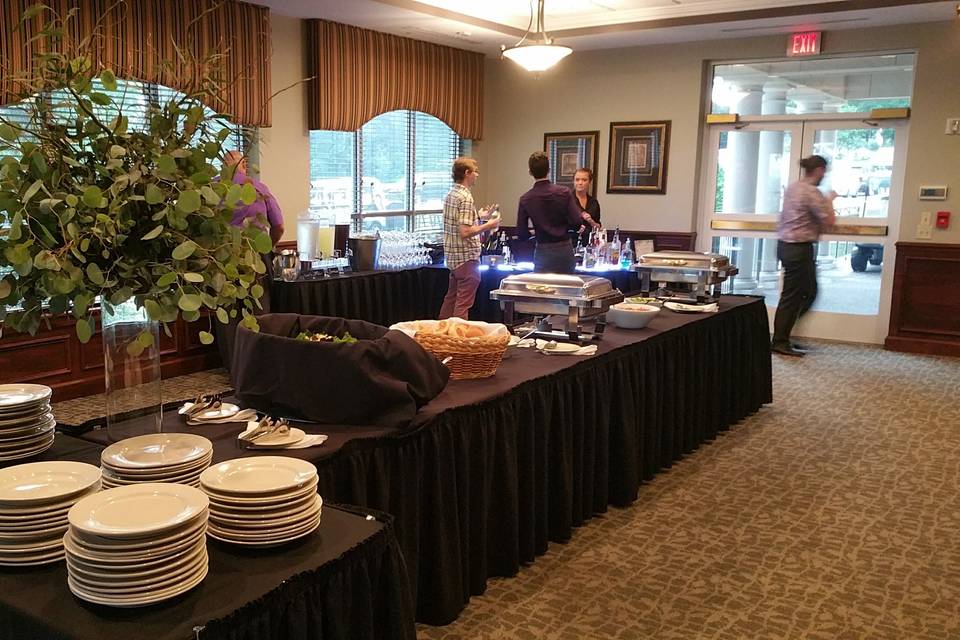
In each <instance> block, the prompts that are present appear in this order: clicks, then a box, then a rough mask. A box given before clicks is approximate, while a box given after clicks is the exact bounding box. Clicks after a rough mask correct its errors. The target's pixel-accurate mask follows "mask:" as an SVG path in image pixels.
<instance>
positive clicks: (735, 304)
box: [85, 296, 772, 624]
mask: <svg viewBox="0 0 960 640" xmlns="http://www.w3.org/2000/svg"><path fill="white" fill-rule="evenodd" d="M720 307H721V311H720V312H719V313H716V314H708V315H707V314H677V313H673V312H671V311H667V310H664V311H663V312H661V313H660V314H659V315H658V316H657V317H656V318H654V319H653V321H652V322H651V323H650V325H649V326H648V327H647V328H645V329H640V330H636V331H628V330H622V329H618V328H616V327H609V328H608V329H607V331H606V333H605V334H604V338H603V340H602V341H601V342H600V344H599V349H598V353H597V355H595V356H592V357H588V358H583V357H576V356H548V355H542V354H539V353H536V352H533V351H532V350H529V349H516V348H511V349H509V350H508V351H507V356H506V357H505V359H504V361H503V363H502V365H501V367H500V369H499V371H498V372H497V374H496V375H495V376H494V377H492V378H488V379H485V380H454V381H451V382H450V383H449V384H448V385H447V387H446V389H445V390H444V391H443V392H442V393H441V394H440V395H439V396H437V397H436V398H435V399H434V400H433V401H432V402H430V403H429V404H427V405H426V406H425V407H424V408H423V409H421V411H420V412H419V413H418V414H417V416H416V418H415V419H414V421H413V423H412V424H411V425H410V426H409V427H407V428H406V429H384V428H379V429H378V428H373V427H358V426H344V425H322V426H320V425H304V424H298V426H300V427H302V428H304V429H305V430H306V431H308V432H315V433H326V434H328V435H329V436H330V439H329V440H328V441H327V443H326V444H325V445H324V446H322V447H319V448H312V449H300V450H288V451H285V452H284V454H285V455H292V456H295V457H299V458H303V459H307V460H311V461H312V462H314V463H315V464H317V466H318V468H319V471H320V485H319V491H320V494H321V495H322V496H323V497H324V499H329V500H334V501H337V502H344V503H349V504H359V505H365V506H368V507H371V508H375V509H380V510H382V511H386V512H388V513H390V514H392V515H394V516H395V517H396V524H397V537H398V539H399V541H400V546H401V548H402V549H403V554H404V559H405V561H406V564H407V567H408V570H409V572H410V577H411V586H412V587H413V589H414V595H415V602H416V608H417V619H418V620H419V621H421V622H426V623H430V624H445V623H448V622H450V621H452V620H454V619H455V618H456V617H457V615H458V614H459V612H460V611H461V609H462V608H463V607H464V605H465V604H466V602H467V601H468V600H469V597H470V596H471V595H475V594H479V593H482V592H483V591H484V589H485V587H486V581H487V579H488V578H489V577H491V576H509V575H513V574H515V573H516V572H517V570H518V569H519V567H520V566H521V564H523V563H525V562H530V561H533V560H534V559H535V558H536V556H537V555H539V554H542V553H543V552H544V551H545V550H546V548H547V544H548V543H549V541H551V540H552V541H565V540H567V539H569V537H570V535H571V532H572V529H573V527H575V526H577V525H579V524H581V523H582V522H583V521H584V520H586V519H588V518H590V517H591V516H593V515H594V514H596V513H602V512H603V511H605V510H606V508H607V505H609V504H613V505H627V504H629V503H630V502H632V501H633V500H634V499H635V498H636V496H637V491H638V489H639V485H640V483H641V482H643V481H644V480H647V479H649V478H651V477H652V476H653V475H654V474H655V473H657V472H658V471H659V470H661V469H663V468H665V467H668V466H670V465H671V464H672V463H673V462H674V461H675V460H678V459H679V458H681V457H682V456H683V455H684V454H686V453H688V452H690V451H692V450H694V449H695V448H696V447H697V446H699V445H700V444H701V443H703V442H705V441H708V440H710V439H712V438H713V437H714V436H716V434H717V433H718V432H720V431H723V430H725V429H727V428H729V426H730V425H732V424H734V423H736V422H737V421H738V420H740V419H742V418H744V417H745V416H747V415H749V414H750V413H752V412H753V411H756V410H757V409H759V408H760V406H761V405H763V404H764V403H767V402H770V401H771V398H772V385H771V365H770V350H769V332H768V328H767V315H766V307H765V306H764V304H763V300H762V299H759V298H752V297H745V296H743V297H742V296H727V297H724V298H723V299H722V300H721V305H720ZM164 428H165V429H170V430H183V431H192V432H195V433H202V434H203V435H205V436H207V437H208V438H211V439H212V440H213V441H214V460H215V461H217V460H222V459H225V458H230V457H236V456H238V455H256V452H251V451H247V450H239V449H237V447H236V444H235V438H236V434H237V433H238V428H237V425H212V426H205V427H186V426H185V425H183V423H182V422H181V421H180V420H179V419H178V417H177V416H176V415H168V416H166V417H165V419H164ZM85 437H87V438H89V439H100V440H101V441H105V434H104V433H103V432H102V431H97V432H91V433H89V434H87V435H86V436H85Z"/></svg>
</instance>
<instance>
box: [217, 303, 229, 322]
mask: <svg viewBox="0 0 960 640" xmlns="http://www.w3.org/2000/svg"><path fill="white" fill-rule="evenodd" d="M217 320H219V321H220V322H221V324H229V323H230V317H229V315H228V314H227V310H226V309H224V308H223V307H217Z"/></svg>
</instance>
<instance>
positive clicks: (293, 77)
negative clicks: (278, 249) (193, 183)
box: [259, 13, 310, 240]
mask: <svg viewBox="0 0 960 640" xmlns="http://www.w3.org/2000/svg"><path fill="white" fill-rule="evenodd" d="M270 22H271V25H272V29H273V58H272V59H271V60H270V73H271V82H272V84H273V91H274V92H277V91H279V90H281V89H283V88H284V87H287V86H290V85H292V84H295V83H296V82H297V81H299V80H302V79H304V78H306V77H307V71H306V67H307V55H306V39H305V36H304V32H303V24H302V22H301V21H300V20H299V19H297V18H288V17H285V16H280V15H277V14H276V13H273V14H271V15H270ZM272 107H273V126H271V127H268V128H262V129H260V142H259V153H260V177H261V179H262V180H263V182H264V183H265V184H266V185H267V186H268V187H269V188H270V190H271V191H272V192H273V195H274V196H276V198H277V201H278V202H279V204H280V208H281V209H282V210H283V219H284V234H283V239H284V240H295V239H296V237H297V217H298V216H299V215H300V213H301V212H303V211H306V209H307V206H308V205H309V204H310V136H309V131H308V130H307V112H306V107H307V98H306V87H305V85H304V84H298V85H296V86H294V87H293V88H291V89H289V90H287V91H284V92H283V93H281V94H280V95H278V96H276V97H275V98H274V99H273V105H272Z"/></svg>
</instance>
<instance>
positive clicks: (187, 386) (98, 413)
mask: <svg viewBox="0 0 960 640" xmlns="http://www.w3.org/2000/svg"><path fill="white" fill-rule="evenodd" d="M160 384H161V387H160V389H161V390H160V394H161V397H162V398H163V403H164V404H167V403H168V402H174V401H180V400H192V399H193V398H196V397H197V394H198V393H207V392H209V393H217V392H219V391H226V390H227V389H230V378H229V377H228V376H227V372H226V371H225V370H223V369H211V370H210V371H200V372H198V373H191V374H188V375H185V376H177V377H176V378H169V379H167V380H164V381H162V382H161V383H160ZM129 408H130V409H136V408H138V407H136V406H131V407H129ZM53 413H54V415H55V416H56V417H57V420H59V421H60V422H62V423H65V424H72V425H78V424H83V423H84V422H87V421H88V420H93V419H96V418H102V417H103V416H105V415H106V402H105V401H104V398H103V394H99V395H95V396H85V397H83V398H75V399H73V400H64V401H63V402H55V403H54V404H53Z"/></svg>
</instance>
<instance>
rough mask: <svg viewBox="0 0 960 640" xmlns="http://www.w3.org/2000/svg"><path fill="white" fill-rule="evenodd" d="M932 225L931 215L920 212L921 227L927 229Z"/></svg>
mask: <svg viewBox="0 0 960 640" xmlns="http://www.w3.org/2000/svg"><path fill="white" fill-rule="evenodd" d="M932 224H933V214H932V213H930V212H929V211H921V212H920V224H919V226H921V227H929V226H931V225H932Z"/></svg>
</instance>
